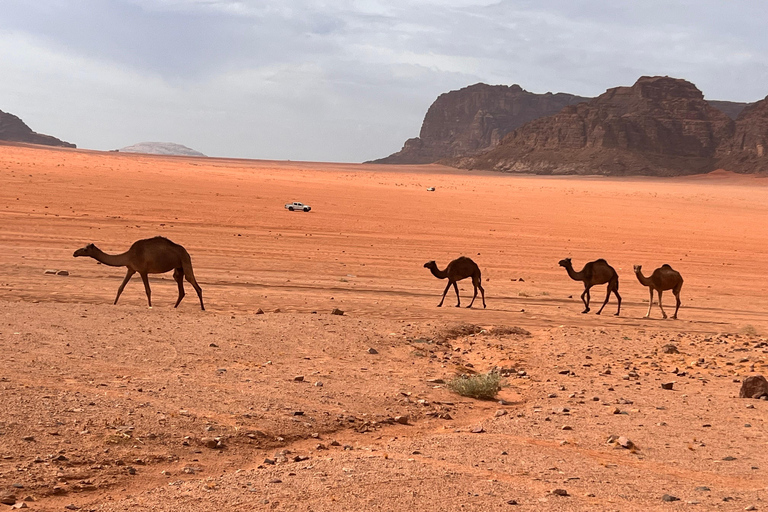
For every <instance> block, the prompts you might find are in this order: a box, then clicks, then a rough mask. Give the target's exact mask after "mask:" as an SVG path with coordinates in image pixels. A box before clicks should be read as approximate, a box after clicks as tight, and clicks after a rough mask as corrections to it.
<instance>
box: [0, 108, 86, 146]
mask: <svg viewBox="0 0 768 512" xmlns="http://www.w3.org/2000/svg"><path fill="white" fill-rule="evenodd" d="M0 140H5V141H8V142H26V143H28V144H42V145H44V146H61V147H64V148H74V147H76V146H75V145H74V144H70V143H69V142H64V141H63V140H59V139H57V138H56V137H51V136H50V135H43V134H42V133H37V132H34V131H32V129H31V128H30V127H29V126H27V125H26V124H25V123H24V121H22V120H21V119H19V118H18V117H16V116H15V115H13V114H9V113H7V112H3V111H2V110H0Z"/></svg>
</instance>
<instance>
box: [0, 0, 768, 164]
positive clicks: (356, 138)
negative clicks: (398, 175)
mask: <svg viewBox="0 0 768 512" xmlns="http://www.w3.org/2000/svg"><path fill="white" fill-rule="evenodd" d="M766 20H768V2H766V1H764V0H744V1H741V0H729V1H723V0H689V1H682V0H677V1H675V0H638V1H622V0H585V1H580V0H536V1H523V0H519V1H518V0H509V1H505V0H502V1H485V0H432V1H427V0H425V1H406V0H382V1H379V0H337V1H334V0H326V1H320V0H318V1H316V0H258V1H257V0H253V1H251V0H243V1H228V0H34V1H31V0H0V110H3V111H6V112H10V113H12V114H15V115H18V116H19V117H21V118H22V119H23V120H24V121H25V122H26V123H27V124H28V125H30V127H31V128H32V129H33V130H35V131H38V132H41V133H46V134H49V135H53V136H56V137H59V138H61V139H64V140H67V141H69V142H74V143H75V144H77V145H78V147H82V148H89V149H101V150H106V149H114V148H120V147H123V146H127V145H130V144H134V143H137V142H142V141H164V142H176V143H179V144H184V145H186V146H189V147H191V148H193V149H196V150H198V151H201V152H203V153H205V154H207V155H209V156H232V157H245V158H268V159H291V160H315V161H345V162H346V161H349V162H355V161H363V160H368V159H373V158H379V157H383V156H386V155H388V154H390V153H392V152H394V151H397V150H399V149H400V147H401V146H402V144H403V142H404V141H405V140H406V139H407V138H410V137H415V136H417V135H418V133H419V128H420V127H421V121H422V120H423V118H424V114H425V113H426V111H427V108H428V107H429V105H430V104H431V103H432V102H433V101H434V100H435V98H436V97H437V96H438V95H439V94H441V93H443V92H447V91H450V90H454V89H459V88H461V87H465V86H467V85H470V84H474V83H477V82H485V83H489V84H505V85H510V84H515V83H516V84H520V85H521V86H522V87H523V88H524V89H526V90H529V91H532V92H537V93H543V92H547V91H552V92H569V93H573V94H579V95H583V96H596V95H598V94H601V93H603V92H604V91H605V90H606V89H607V88H610V87H615V86H618V85H631V84H633V83H634V82H635V81H636V80H637V78H638V77H640V76H642V75H670V76H674V77H679V78H685V79H687V80H690V81H691V82H693V83H694V84H696V85H697V86H698V87H699V89H701V90H702V91H703V92H704V95H705V96H706V97H707V98H708V99H722V100H732V101H756V100H759V99H762V98H764V97H765V96H766V95H768V35H766V28H765V27H766V25H765V24H766Z"/></svg>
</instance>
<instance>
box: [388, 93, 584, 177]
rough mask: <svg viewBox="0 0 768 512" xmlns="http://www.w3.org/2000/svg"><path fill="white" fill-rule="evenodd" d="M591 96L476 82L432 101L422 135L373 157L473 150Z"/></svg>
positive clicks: (416, 157) (417, 158)
mask: <svg viewBox="0 0 768 512" xmlns="http://www.w3.org/2000/svg"><path fill="white" fill-rule="evenodd" d="M587 99H588V98H583V97H580V96H575V95H573V94H564V93H558V94H552V93H546V94H535V93H531V92H528V91H525V90H523V89H522V88H521V87H520V86H519V85H511V86H505V85H486V84H475V85H472V86H469V87H465V88H463V89H460V90H458V91H451V92H448V93H445V94H441V95H440V96H439V97H438V98H437V100H435V102H434V103H433V104H432V105H431V106H430V107H429V110H428V111H427V114H426V116H425V117H424V122H423V124H422V126H421V132H420V134H419V136H418V137H415V138H412V139H408V140H407V141H406V142H405V144H404V145H403V148H402V149H401V150H400V151H398V152H397V153H394V154H392V155H390V156H388V157H386V158H381V159H379V160H374V161H373V162H374V163H392V164H424V163H432V162H436V161H437V160H440V159H443V158H451V157H457V156H464V155H471V154H475V153H478V152H481V151H484V150H487V149H489V148H491V147H494V146H496V145H497V144H498V143H499V142H500V141H501V139H502V138H503V137H504V136H505V135H506V134H508V133H509V132H511V131H512V130H514V129H515V128H518V127H520V126H522V125H523V124H525V123H527V122H528V121H531V120H533V119H537V118H540V117H543V116H548V115H552V114H555V113H557V112H559V111H560V110H561V109H562V108H563V107H565V106H567V105H573V104H576V103H579V102H582V101H585V100H587Z"/></svg>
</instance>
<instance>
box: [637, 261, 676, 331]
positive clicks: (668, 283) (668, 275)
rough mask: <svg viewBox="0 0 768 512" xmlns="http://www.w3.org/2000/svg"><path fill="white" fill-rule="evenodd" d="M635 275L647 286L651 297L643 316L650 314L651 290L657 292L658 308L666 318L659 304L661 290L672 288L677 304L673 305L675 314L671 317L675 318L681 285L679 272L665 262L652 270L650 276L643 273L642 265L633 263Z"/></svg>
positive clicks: (662, 307) (651, 303) (646, 316)
mask: <svg viewBox="0 0 768 512" xmlns="http://www.w3.org/2000/svg"><path fill="white" fill-rule="evenodd" d="M635 275H636V276H637V280H638V281H640V284H642V285H643V286H647V287H648V289H649V290H650V291H651V299H650V300H649V301H648V313H646V314H645V318H648V317H650V316H651V306H652V305H653V290H656V293H658V294H659V309H661V314H662V316H663V317H664V318H665V319H666V318H667V314H666V313H665V312H664V306H662V305H661V292H663V291H664V290H672V293H673V294H675V298H676V299H677V306H676V307H675V314H674V315H672V318H674V319H675V320H677V311H678V310H679V309H680V289H681V288H682V287H683V276H681V275H680V272H678V271H677V270H675V269H673V268H672V267H670V266H669V265H667V264H666V263H665V264H664V265H662V266H661V267H659V268H657V269H656V270H654V271H653V274H651V276H650V277H645V276H644V275H643V266H642V265H635Z"/></svg>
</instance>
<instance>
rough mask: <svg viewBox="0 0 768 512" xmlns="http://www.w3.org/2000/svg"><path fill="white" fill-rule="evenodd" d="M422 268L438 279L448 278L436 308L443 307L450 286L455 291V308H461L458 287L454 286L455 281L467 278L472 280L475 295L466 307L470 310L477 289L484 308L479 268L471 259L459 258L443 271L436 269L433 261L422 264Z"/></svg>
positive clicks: (483, 292) (475, 295) (475, 296)
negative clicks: (481, 297)
mask: <svg viewBox="0 0 768 512" xmlns="http://www.w3.org/2000/svg"><path fill="white" fill-rule="evenodd" d="M424 268H428V269H429V270H430V271H431V272H432V275H433V276H435V277H436V278H438V279H445V278H446V277H447V278H448V285H447V286H446V287H445V291H443V298H442V299H440V304H438V305H437V307H440V306H442V305H443V301H444V300H445V294H446V293H448V288H450V287H451V285H453V289H454V290H456V300H457V301H458V302H457V303H456V307H457V308H458V307H461V299H460V298H459V287H458V286H457V285H456V281H461V280H462V279H466V278H468V277H471V278H472V286H474V288H475V294H474V295H473V296H472V302H470V303H469V306H467V307H468V308H471V307H472V304H474V303H475V299H476V298H477V289H478V288H480V293H481V294H482V296H483V307H485V290H483V285H482V279H481V277H480V268H479V267H478V266H477V263H475V262H474V261H472V260H471V259H469V258H467V257H466V256H460V257H458V258H456V259H455V260H453V261H452V262H450V263H449V264H448V266H447V267H445V270H440V269H438V268H437V263H435V262H434V261H428V262H427V263H425V264H424Z"/></svg>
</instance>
